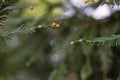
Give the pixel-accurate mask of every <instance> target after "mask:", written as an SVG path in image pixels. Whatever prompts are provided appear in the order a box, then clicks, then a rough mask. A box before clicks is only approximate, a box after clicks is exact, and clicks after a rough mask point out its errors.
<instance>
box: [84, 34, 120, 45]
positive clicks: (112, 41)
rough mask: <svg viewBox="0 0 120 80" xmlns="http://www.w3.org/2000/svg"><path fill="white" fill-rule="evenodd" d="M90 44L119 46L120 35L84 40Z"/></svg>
mask: <svg viewBox="0 0 120 80" xmlns="http://www.w3.org/2000/svg"><path fill="white" fill-rule="evenodd" d="M84 42H85V43H87V44H88V45H97V46H108V47H110V46H118V45H120V35H112V36H110V37H101V38H96V39H93V40H84Z"/></svg>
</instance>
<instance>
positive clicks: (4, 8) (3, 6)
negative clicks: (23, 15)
mask: <svg viewBox="0 0 120 80" xmlns="http://www.w3.org/2000/svg"><path fill="white" fill-rule="evenodd" d="M15 2H16V0H0V26H3V25H4V22H5V20H6V18H7V16H8V15H9V13H10V12H11V11H12V10H13V7H12V6H11V5H12V4H13V3H15Z"/></svg>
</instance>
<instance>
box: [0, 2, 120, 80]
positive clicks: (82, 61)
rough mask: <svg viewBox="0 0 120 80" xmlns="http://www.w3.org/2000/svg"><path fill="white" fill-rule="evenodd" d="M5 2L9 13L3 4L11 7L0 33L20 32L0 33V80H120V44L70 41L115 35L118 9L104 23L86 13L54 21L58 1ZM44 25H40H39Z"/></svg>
mask: <svg viewBox="0 0 120 80" xmlns="http://www.w3.org/2000/svg"><path fill="white" fill-rule="evenodd" d="M1 1H3V0H1ZM5 1H8V3H6V4H11V6H12V11H11V6H9V5H6V6H5V7H10V14H9V15H8V14H6V15H7V17H6V18H7V20H5V23H4V25H1V27H0V33H1V34H2V33H3V32H4V31H8V32H9V31H11V30H13V31H14V32H15V31H16V32H18V31H20V30H21V33H22V34H20V35H9V37H0V80H108V79H111V80H116V79H118V78H119V76H120V54H119V53H120V51H119V46H117V47H114V46H113V47H104V48H102V47H98V46H88V45H87V44H83V43H80V44H76V45H70V44H69V43H70V41H71V40H73V41H76V40H78V39H81V38H82V39H88V40H91V39H95V38H97V37H101V36H107V37H108V36H111V35H114V34H115V33H116V32H117V31H118V33H119V30H120V27H119V26H120V19H119V18H120V16H119V12H117V13H115V14H113V15H112V16H111V17H110V18H109V20H107V21H96V20H93V19H90V18H88V17H85V18H83V19H82V20H80V19H78V18H77V17H72V18H70V19H68V20H58V19H59V17H60V15H61V14H62V12H63V7H62V2H63V1H62V0H61V1H59V0H58V1H57V0H19V1H16V3H14V4H12V3H10V2H9V0H5ZM13 1H14V0H13ZM0 4H1V3H0ZM0 10H1V9H0ZM115 15H118V17H117V18H116V17H115ZM53 22H55V23H58V24H60V28H56V29H54V28H53V29H52V28H48V27H51V25H52V24H53ZM46 24H47V25H48V27H46V28H45V29H44V28H42V29H41V28H38V26H39V25H46ZM49 25H50V26H49ZM17 30H18V31H17ZM24 30H28V31H25V32H24ZM22 31H23V32H22Z"/></svg>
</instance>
